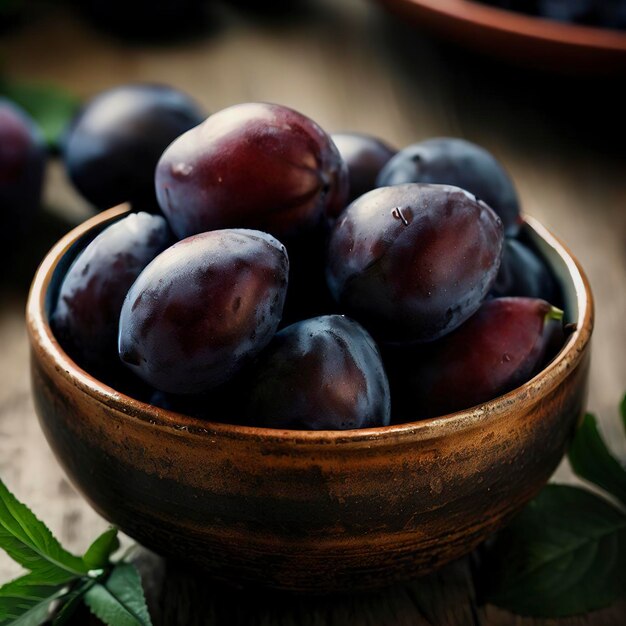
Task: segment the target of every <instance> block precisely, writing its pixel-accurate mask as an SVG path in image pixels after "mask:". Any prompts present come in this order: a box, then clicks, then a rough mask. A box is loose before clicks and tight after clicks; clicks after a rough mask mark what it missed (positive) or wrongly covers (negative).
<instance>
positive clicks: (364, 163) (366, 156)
mask: <svg viewBox="0 0 626 626" xmlns="http://www.w3.org/2000/svg"><path fill="white" fill-rule="evenodd" d="M330 137H331V139H332V140H333V142H334V143H335V145H336V146H337V149H338V150H339V154H340V155H341V158H342V159H343V160H344V161H345V163H346V165H347V166H348V179H349V182H350V184H349V187H350V195H349V197H348V200H349V202H352V200H355V199H356V198H358V197H359V196H362V195H363V194H364V193H366V192H368V191H371V190H372V189H374V188H375V187H376V177H377V176H378V174H379V172H380V170H381V169H382V168H383V167H384V166H385V165H386V163H387V162H388V161H389V159H391V157H392V156H393V155H394V154H396V153H397V152H398V151H397V150H396V149H395V148H392V147H391V146H390V145H389V144H387V143H385V142H384V141H382V140H381V139H378V137H373V136H372V135H367V134H364V133H333V134H332V135H331V136H330Z"/></svg>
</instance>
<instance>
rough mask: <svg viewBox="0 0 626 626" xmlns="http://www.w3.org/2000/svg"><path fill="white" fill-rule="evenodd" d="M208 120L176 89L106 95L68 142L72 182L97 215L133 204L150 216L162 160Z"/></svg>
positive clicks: (140, 87) (83, 115)
mask: <svg viewBox="0 0 626 626" xmlns="http://www.w3.org/2000/svg"><path fill="white" fill-rule="evenodd" d="M204 118H205V115H204V114H203V112H202V111H201V110H200V109H199V108H198V106H197V105H196V104H195V102H193V101H192V100H191V99H190V98H189V97H188V96H186V95H185V94H184V93H182V92H180V91H178V90H176V89H173V88H172V87H166V86H163V85H150V84H131V85H123V86H121V87H115V88H113V89H109V90H108V91H104V92H102V93H101V94H99V95H97V96H96V97H95V98H94V99H93V100H91V101H90V102H89V103H87V104H86V105H85V106H84V107H83V108H82V109H81V111H80V112H79V113H78V115H77V117H76V118H75V119H74V121H73V122H72V124H71V126H70V128H69V130H68V133H67V136H66V137H65V141H64V146H63V158H64V160H65V164H66V166H67V171H68V174H69V177H70V179H71V180H72V182H73V183H74V185H75V186H76V188H77V189H78V190H79V191H80V192H81V193H82V195H83V196H85V198H86V199H87V200H89V202H91V203H92V204H93V205H94V206H96V207H97V208H98V209H107V208H109V207H112V206H114V205H116V204H120V203H121V202H127V201H129V202H131V203H132V204H133V206H134V207H135V208H137V209H142V210H152V209H153V207H155V206H156V197H155V192H154V170H155V168H156V165H157V162H158V160H159V158H160V157H161V154H162V153H163V151H164V150H165V148H167V146H168V145H169V144H170V143H171V142H172V141H174V139H176V138H177V137H178V136H179V135H181V134H182V133H184V132H186V131H188V130H189V129H190V128H192V127H194V126H196V125H197V124H199V123H200V122H201V121H202V120H203V119H204Z"/></svg>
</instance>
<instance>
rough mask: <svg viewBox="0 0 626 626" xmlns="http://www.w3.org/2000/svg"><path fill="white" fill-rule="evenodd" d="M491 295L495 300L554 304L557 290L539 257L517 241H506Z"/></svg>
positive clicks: (548, 271)
mask: <svg viewBox="0 0 626 626" xmlns="http://www.w3.org/2000/svg"><path fill="white" fill-rule="evenodd" d="M491 293H492V295H494V296H496V297H506V296H521V297H526V298H541V299H543V300H547V301H548V302H554V301H555V300H556V299H557V297H558V288H557V285H556V282H555V280H554V278H553V277H552V274H551V273H550V270H549V269H548V267H547V265H546V264H545V263H544V262H543V261H542V259H541V258H539V257H538V256H537V255H536V254H535V253H534V252H533V251H532V250H531V249H530V248H529V247H528V246H525V245H524V244H523V243H521V242H520V241H518V240H517V239H507V240H506V242H505V244H504V249H503V251H502V263H501V265H500V270H499V272H498V276H497V277H496V281H495V283H494V284H493V287H492V289H491Z"/></svg>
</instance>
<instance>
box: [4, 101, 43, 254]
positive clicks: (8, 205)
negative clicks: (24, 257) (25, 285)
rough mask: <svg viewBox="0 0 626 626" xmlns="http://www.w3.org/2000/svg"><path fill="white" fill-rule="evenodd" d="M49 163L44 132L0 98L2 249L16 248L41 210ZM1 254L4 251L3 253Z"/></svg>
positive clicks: (25, 115)
mask: <svg viewBox="0 0 626 626" xmlns="http://www.w3.org/2000/svg"><path fill="white" fill-rule="evenodd" d="M45 162H46V148H45V144H44V140H43V137H42V135H41V132H40V131H39V129H38V128H37V126H36V125H35V123H34V122H33V120H32V119H31V118H30V117H29V116H28V114H27V113H26V112H25V111H23V110H22V109H21V108H19V107H18V106H17V105H15V104H13V103H12V102H10V101H9V100H6V99H5V98H0V246H1V247H2V249H3V250H4V248H5V247H7V246H8V247H11V248H14V244H15V243H17V242H19V241H20V240H21V238H22V236H23V235H24V234H25V233H26V231H27V229H28V226H29V224H30V223H31V221H32V219H33V217H34V215H35V214H36V212H37V210H38V209H39V204H40V202H41V188H42V184H43V176H44V168H45ZM0 254H1V252H0Z"/></svg>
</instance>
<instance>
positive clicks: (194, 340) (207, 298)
mask: <svg viewBox="0 0 626 626" xmlns="http://www.w3.org/2000/svg"><path fill="white" fill-rule="evenodd" d="M288 272H289V261H288V258H287V252H286V250H285V247H284V246H283V245H282V244H281V243H280V242H279V241H277V240H276V239H274V238H273V237H272V236H270V235H268V234H266V233H262V232H259V231H254V230H241V229H226V230H215V231H211V232H207V233H202V234H199V235H195V236H192V237H188V238H187V239H184V240H183V241H179V242H178V243H176V244H174V245H173V246H172V247H171V248H168V249H167V250H166V251H165V252H163V253H161V254H160V255H159V256H158V257H157V258H156V259H154V261H152V263H150V265H148V267H146V269H145V270H144V271H143V272H142V273H141V274H140V276H139V278H137V280H136V281H135V283H134V285H133V286H132V287H131V289H130V291H129V292H128V295H127V296H126V300H125V301H124V306H123V307H122V314H121V316H120V328H119V354H120V357H121V359H122V361H123V362H124V363H125V364H126V365H127V366H128V367H129V368H130V369H131V370H132V371H133V372H135V373H136V374H137V376H139V377H140V378H142V379H143V380H144V381H146V382H147V383H148V384H150V385H152V386H153V387H155V388H156V389H158V390H160V391H166V392H169V393H179V394H196V393H204V392H206V391H208V390H210V389H211V388H213V387H216V386H218V385H220V384H221V383H223V382H225V381H227V380H228V379H229V378H231V377H232V376H233V375H234V374H235V373H236V372H237V371H239V370H240V369H241V368H242V367H243V366H244V365H245V364H246V363H247V362H248V361H249V360H250V359H251V358H252V357H253V356H255V355H256V354H257V353H258V352H260V351H261V350H262V349H263V348H264V347H265V346H266V345H267V344H268V343H269V341H270V340H271V339H272V337H273V336H274V333H275V332H276V328H277V327H278V324H279V322H280V318H281V314H282V309H283V304H284V300H285V292H286V289H287V277H288Z"/></svg>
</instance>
